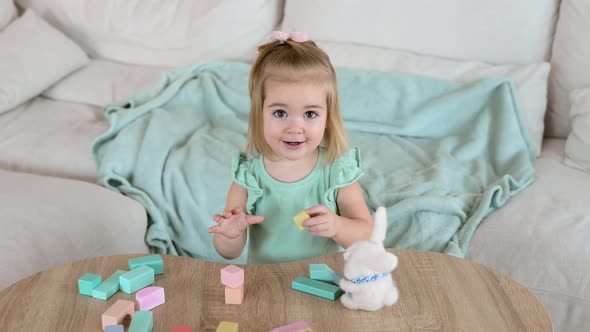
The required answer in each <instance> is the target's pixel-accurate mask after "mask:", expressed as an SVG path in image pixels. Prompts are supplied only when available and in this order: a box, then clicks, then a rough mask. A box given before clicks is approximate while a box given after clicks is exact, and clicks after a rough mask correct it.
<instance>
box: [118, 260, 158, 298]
mask: <svg viewBox="0 0 590 332" xmlns="http://www.w3.org/2000/svg"><path fill="white" fill-rule="evenodd" d="M154 280H155V276H154V269H152V268H151V267H149V266H146V265H141V266H139V267H137V268H135V269H133V270H131V271H129V272H126V273H124V274H122V275H120V276H119V284H120V286H119V287H120V288H121V290H122V291H124V292H125V293H127V294H131V293H133V292H136V291H138V290H140V289H142V288H144V287H147V286H149V285H151V284H153V283H154Z"/></svg>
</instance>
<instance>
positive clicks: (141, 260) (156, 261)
mask: <svg viewBox="0 0 590 332" xmlns="http://www.w3.org/2000/svg"><path fill="white" fill-rule="evenodd" d="M142 265H146V266H149V267H151V268H152V269H154V274H156V275H158V274H163V273H164V260H163V259H162V256H160V255H151V256H143V257H136V258H131V259H130V260H129V270H133V269H135V268H137V267H139V266H142Z"/></svg>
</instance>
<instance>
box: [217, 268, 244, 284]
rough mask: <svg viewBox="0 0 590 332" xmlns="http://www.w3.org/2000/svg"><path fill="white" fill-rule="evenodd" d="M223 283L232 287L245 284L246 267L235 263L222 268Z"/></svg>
mask: <svg viewBox="0 0 590 332" xmlns="http://www.w3.org/2000/svg"><path fill="white" fill-rule="evenodd" d="M221 283H222V284H224V285H226V286H227V287H231V288H237V287H238V286H240V285H242V284H244V269H242V268H241V267H237V266H235V265H228V266H226V267H224V268H223V269H221Z"/></svg>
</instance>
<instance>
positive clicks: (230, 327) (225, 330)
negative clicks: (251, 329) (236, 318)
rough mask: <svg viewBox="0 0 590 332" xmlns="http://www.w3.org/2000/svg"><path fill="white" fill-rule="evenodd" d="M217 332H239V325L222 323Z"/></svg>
mask: <svg viewBox="0 0 590 332" xmlns="http://www.w3.org/2000/svg"><path fill="white" fill-rule="evenodd" d="M215 332H238V323H234V322H223V321H222V322H220V323H219V326H217V329H216V330H215Z"/></svg>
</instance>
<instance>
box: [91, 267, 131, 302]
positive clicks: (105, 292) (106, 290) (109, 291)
mask: <svg viewBox="0 0 590 332" xmlns="http://www.w3.org/2000/svg"><path fill="white" fill-rule="evenodd" d="M125 273H127V271H124V270H117V271H115V273H113V274H111V276H110V277H108V278H107V279H106V280H105V281H103V283H102V284H100V285H99V286H98V287H96V288H95V289H93V290H92V297H93V298H95V299H99V300H107V299H108V298H109V297H111V296H113V294H115V293H116V292H117V291H118V290H119V276H121V275H123V274H125Z"/></svg>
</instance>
